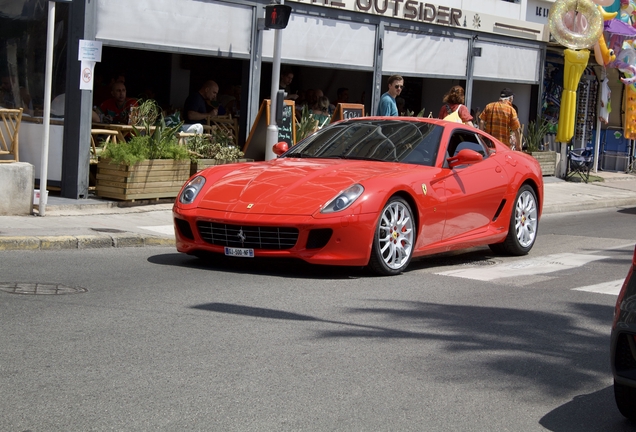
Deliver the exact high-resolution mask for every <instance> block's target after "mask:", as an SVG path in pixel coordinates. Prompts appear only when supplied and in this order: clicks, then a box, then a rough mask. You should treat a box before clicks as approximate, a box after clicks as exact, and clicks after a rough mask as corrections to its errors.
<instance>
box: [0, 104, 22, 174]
mask: <svg viewBox="0 0 636 432" xmlns="http://www.w3.org/2000/svg"><path fill="white" fill-rule="evenodd" d="M20 123H22V108H20V109H7V108H0V163H1V162H19V161H20V156H19V152H18V151H19V146H18V143H19V142H18V138H19V133H20ZM3 155H9V156H11V158H10V159H9V158H7V159H5V158H4V156H3Z"/></svg>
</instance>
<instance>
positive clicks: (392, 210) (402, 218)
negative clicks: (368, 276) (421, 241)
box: [369, 197, 415, 276]
mask: <svg viewBox="0 0 636 432" xmlns="http://www.w3.org/2000/svg"><path fill="white" fill-rule="evenodd" d="M414 245H415V230H414V229H413V215H412V213H411V207H410V206H409V205H408V203H407V202H406V201H404V200H403V199H402V198H398V197H393V198H391V199H390V200H389V202H388V203H387V204H386V206H385V207H384V209H383V210H382V213H381V214H380V219H379V220H378V225H377V227H376V230H375V236H374V237H373V247H372V250H371V260H370V261H369V267H370V268H371V270H373V271H374V272H376V273H378V274H381V275H384V276H393V275H396V274H399V273H400V272H402V270H404V269H405V268H406V267H407V266H408V265H409V262H410V261H411V257H412V256H413V246H414Z"/></svg>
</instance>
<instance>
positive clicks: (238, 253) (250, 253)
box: [225, 247, 254, 258]
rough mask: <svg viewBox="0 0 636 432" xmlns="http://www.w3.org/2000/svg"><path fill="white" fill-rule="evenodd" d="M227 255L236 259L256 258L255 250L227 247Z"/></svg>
mask: <svg viewBox="0 0 636 432" xmlns="http://www.w3.org/2000/svg"><path fill="white" fill-rule="evenodd" d="M225 255H227V256H234V257H244V258H254V249H247V248H231V247H226V248H225Z"/></svg>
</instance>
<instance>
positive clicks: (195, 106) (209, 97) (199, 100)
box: [183, 80, 219, 124]
mask: <svg viewBox="0 0 636 432" xmlns="http://www.w3.org/2000/svg"><path fill="white" fill-rule="evenodd" d="M218 94H219V85H218V84H217V83H216V82H214V81H212V80H210V81H206V82H204V83H203V85H202V86H201V88H200V89H199V91H197V92H194V93H192V94H191V95H190V96H188V98H187V99H186V101H185V103H184V105H183V121H184V122H185V123H186V124H192V123H201V122H202V121H205V120H207V118H208V117H210V116H215V115H218V111H217V109H216V108H211V106H210V105H208V103H209V102H212V101H215V100H216V96H217V95H218Z"/></svg>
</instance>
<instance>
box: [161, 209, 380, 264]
mask: <svg viewBox="0 0 636 432" xmlns="http://www.w3.org/2000/svg"><path fill="white" fill-rule="evenodd" d="M173 218H174V223H175V233H176V246H177V250H178V251H179V252H183V253H187V254H193V253H196V252H200V251H205V252H213V253H220V254H223V253H224V246H222V245H215V244H211V243H209V242H208V241H205V240H204V238H203V237H202V235H201V233H200V232H199V229H198V227H197V222H200V221H201V222H206V223H208V222H213V223H216V224H228V225H239V226H246V227H257V226H259V227H272V228H275V227H292V228H296V229H298V240H297V241H296V243H295V244H294V245H293V246H292V247H291V248H288V249H285V250H271V249H254V256H255V257H271V258H298V259H301V260H303V261H306V262H308V263H311V264H326V265H342V266H366V265H367V264H368V262H369V257H370V255H371V245H372V242H373V235H374V230H375V225H376V223H377V215H375V214H372V213H369V214H356V215H351V214H344V215H338V216H333V217H329V218H320V219H316V218H314V217H312V216H289V215H251V214H245V213H232V212H223V211H214V210H200V209H183V208H180V207H178V206H175V208H174V209H173ZM184 222H185V224H187V225H185V224H184ZM325 229H330V230H332V234H331V236H330V238H329V240H328V241H327V242H326V244H325V245H324V246H322V247H319V248H315V247H309V248H308V247H307V243H308V240H309V238H310V233H311V232H312V231H315V230H325ZM246 231H247V230H246Z"/></svg>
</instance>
